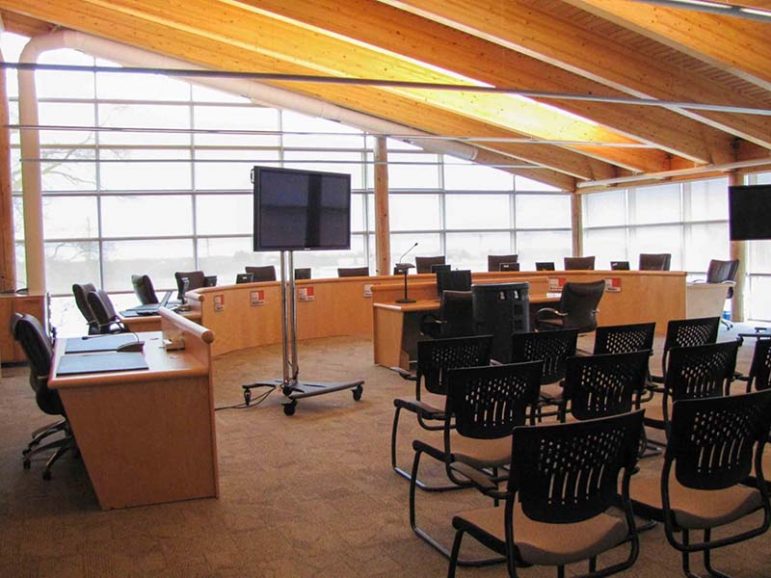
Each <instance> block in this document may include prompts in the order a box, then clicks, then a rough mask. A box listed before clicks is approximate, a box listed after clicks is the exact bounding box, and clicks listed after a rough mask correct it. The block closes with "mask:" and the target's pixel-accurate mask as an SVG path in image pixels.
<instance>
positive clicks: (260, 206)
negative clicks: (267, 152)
mask: <svg viewBox="0 0 771 578" xmlns="http://www.w3.org/2000/svg"><path fill="white" fill-rule="evenodd" d="M252 178H253V182H254V250H255V251H294V250H313V249H317V250H322V249H343V250H345V249H350V248H351V176H350V175H348V174H339V173H322V172H316V171H301V170H292V169H279V168H274V167H254V169H253V173H252Z"/></svg>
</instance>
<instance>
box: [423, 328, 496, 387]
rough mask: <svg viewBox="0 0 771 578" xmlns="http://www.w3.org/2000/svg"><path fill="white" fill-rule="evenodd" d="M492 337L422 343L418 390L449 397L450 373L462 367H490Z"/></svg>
mask: <svg viewBox="0 0 771 578" xmlns="http://www.w3.org/2000/svg"><path fill="white" fill-rule="evenodd" d="M492 340H493V338H492V336H491V335H476V336H473V337H453V338H449V339H429V340H425V341H418V368H417V373H416V377H417V388H418V391H420V386H421V383H422V384H423V387H425V388H426V391H429V392H431V393H436V394H439V395H447V372H448V370H450V369H455V368H458V367H479V366H483V365H490V351H491V348H492Z"/></svg>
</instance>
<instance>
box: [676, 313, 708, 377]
mask: <svg viewBox="0 0 771 578" xmlns="http://www.w3.org/2000/svg"><path fill="white" fill-rule="evenodd" d="M719 328H720V317H701V318H698V319H673V320H672V321H670V322H669V323H668V324H667V336H666V338H665V339H664V350H663V354H662V356H661V374H662V375H666V374H667V365H668V362H669V352H670V350H671V349H672V348H674V347H693V346H695V345H706V344H708V343H715V341H717V332H718V329H719Z"/></svg>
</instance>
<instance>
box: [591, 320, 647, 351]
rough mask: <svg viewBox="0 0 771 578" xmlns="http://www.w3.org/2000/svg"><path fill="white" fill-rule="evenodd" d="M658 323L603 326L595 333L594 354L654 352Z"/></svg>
mask: <svg viewBox="0 0 771 578" xmlns="http://www.w3.org/2000/svg"><path fill="white" fill-rule="evenodd" d="M655 333H656V323H655V322H653V323H631V324H628V325H601V326H600V327H598V328H597V329H596V330H595V332H594V354H595V355H598V354H602V353H630V352H632V351H643V350H645V351H653V338H654V336H655Z"/></svg>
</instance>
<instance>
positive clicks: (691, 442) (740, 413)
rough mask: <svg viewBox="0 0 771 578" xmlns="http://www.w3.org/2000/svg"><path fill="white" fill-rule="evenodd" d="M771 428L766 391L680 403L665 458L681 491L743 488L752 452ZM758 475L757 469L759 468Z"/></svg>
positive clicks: (770, 393) (770, 403) (769, 398)
mask: <svg viewBox="0 0 771 578" xmlns="http://www.w3.org/2000/svg"><path fill="white" fill-rule="evenodd" d="M769 426H771V390H766V391H761V392H755V393H749V394H743V395H732V396H726V397H721V398H711V399H696V400H682V401H677V402H675V404H674V407H673V410H672V432H671V435H670V438H669V443H668V444H667V453H666V459H667V460H668V461H674V464H675V476H676V478H677V481H678V482H680V483H681V484H682V485H683V486H686V487H688V488H694V489H701V490H717V489H723V488H728V487H731V486H734V485H736V484H739V483H742V482H743V481H744V480H746V479H747V477H748V476H749V475H750V472H751V470H752V466H753V457H754V456H753V449H754V448H755V446H756V444H758V443H760V444H761V445H760V447H759V448H758V451H759V452H760V453H761V455H762V451H763V447H762V446H763V445H764V444H765V442H766V439H767V437H768V431H769ZM758 473H759V474H760V475H762V468H759V472H758Z"/></svg>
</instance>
